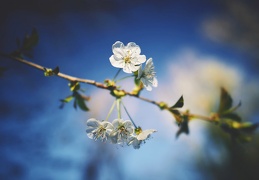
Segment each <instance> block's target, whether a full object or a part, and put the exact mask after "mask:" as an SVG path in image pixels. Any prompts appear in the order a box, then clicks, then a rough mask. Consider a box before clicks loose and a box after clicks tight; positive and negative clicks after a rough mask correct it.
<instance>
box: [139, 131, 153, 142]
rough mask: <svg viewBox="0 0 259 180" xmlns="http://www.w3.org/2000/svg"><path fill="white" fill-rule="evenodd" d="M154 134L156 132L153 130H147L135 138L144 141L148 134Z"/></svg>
mask: <svg viewBox="0 0 259 180" xmlns="http://www.w3.org/2000/svg"><path fill="white" fill-rule="evenodd" d="M154 132H156V130H155V129H147V130H145V131H142V132H141V133H140V134H139V135H138V136H137V139H138V140H145V139H147V138H148V137H149V136H150V134H152V133H154Z"/></svg>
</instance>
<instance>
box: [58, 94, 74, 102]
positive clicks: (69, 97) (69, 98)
mask: <svg viewBox="0 0 259 180" xmlns="http://www.w3.org/2000/svg"><path fill="white" fill-rule="evenodd" d="M73 98H74V96H72V95H71V96H68V97H66V98H65V99H61V100H60V101H61V102H64V103H69V102H70V101H71V100H72V99H73Z"/></svg>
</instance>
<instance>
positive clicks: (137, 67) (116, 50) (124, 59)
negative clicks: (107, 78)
mask: <svg viewBox="0 0 259 180" xmlns="http://www.w3.org/2000/svg"><path fill="white" fill-rule="evenodd" d="M112 52H113V55H112V56H111V57H110V62H111V64H112V65H113V66H114V67H116V68H123V71H124V72H125V73H133V72H136V71H138V79H140V80H141V81H142V83H143V85H144V87H145V88H146V89H147V90H148V91H151V90H152V86H153V87H157V85H158V82H157V79H156V77H155V75H156V73H155V71H154V64H153V61H152V58H149V59H148V60H147V62H146V56H145V55H140V53H141V50H140V47H139V46H138V45H137V44H135V43H134V42H130V43H128V44H127V46H124V44H123V43H122V42H120V41H117V42H115V43H114V44H113V45H112ZM144 62H146V66H145V68H144V70H142V65H141V64H142V63H144Z"/></svg>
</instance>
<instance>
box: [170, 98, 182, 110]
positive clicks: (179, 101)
mask: <svg viewBox="0 0 259 180" xmlns="http://www.w3.org/2000/svg"><path fill="white" fill-rule="evenodd" d="M183 105H184V100H183V96H181V97H180V98H179V99H178V101H177V102H176V103H175V105H173V106H172V107H170V109H174V108H181V107H183Z"/></svg>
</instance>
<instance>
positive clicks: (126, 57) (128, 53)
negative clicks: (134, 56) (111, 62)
mask: <svg viewBox="0 0 259 180" xmlns="http://www.w3.org/2000/svg"><path fill="white" fill-rule="evenodd" d="M130 59H131V57H130V51H127V56H125V57H124V58H123V60H124V62H125V63H130Z"/></svg>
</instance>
